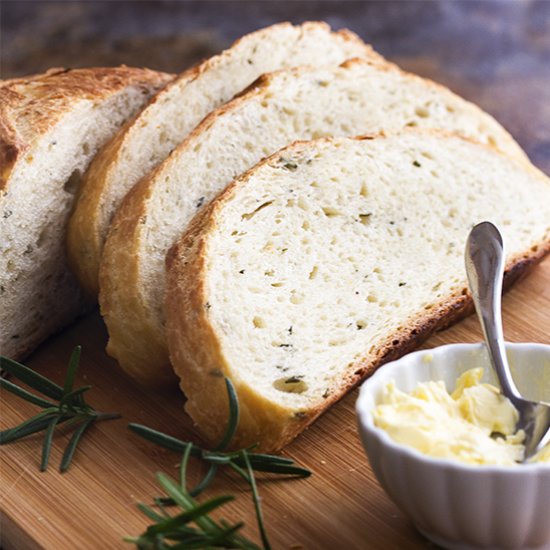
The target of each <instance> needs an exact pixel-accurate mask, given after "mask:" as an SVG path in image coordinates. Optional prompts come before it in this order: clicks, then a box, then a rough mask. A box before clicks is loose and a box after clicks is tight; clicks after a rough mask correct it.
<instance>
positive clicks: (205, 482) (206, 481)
mask: <svg viewBox="0 0 550 550" xmlns="http://www.w3.org/2000/svg"><path fill="white" fill-rule="evenodd" d="M217 471H218V466H217V465H216V464H211V465H210V468H208V472H206V475H205V476H204V477H203V478H202V480H201V481H200V482H199V483H198V484H197V485H196V486H195V487H194V488H193V489H192V490H191V491H189V494H190V495H191V496H192V497H196V496H197V495H200V494H201V493H202V492H203V491H204V490H205V489H206V488H207V487H208V486H209V485H210V483H212V480H213V479H214V477H215V476H216V472H217ZM183 486H184V484H183V483H182V487H183Z"/></svg>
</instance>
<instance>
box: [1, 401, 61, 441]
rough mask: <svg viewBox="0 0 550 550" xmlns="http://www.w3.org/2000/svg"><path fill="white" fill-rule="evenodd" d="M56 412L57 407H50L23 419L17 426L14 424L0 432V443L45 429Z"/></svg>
mask: <svg viewBox="0 0 550 550" xmlns="http://www.w3.org/2000/svg"><path fill="white" fill-rule="evenodd" d="M57 413H58V409H57V407H51V408H49V409H45V410H43V411H42V412H41V413H38V414H37V415H36V416H33V417H32V418H29V419H28V420H25V421H24V422H22V423H21V424H19V426H15V428H10V429H8V430H4V431H3V432H0V445H5V444H6V443H10V442H11V441H15V440H16V439H20V438H22V437H25V436H27V435H30V434H33V433H36V432H39V431H40V430H43V429H45V428H46V427H47V425H48V424H49V423H50V418H51V417H52V416H55V415H57Z"/></svg>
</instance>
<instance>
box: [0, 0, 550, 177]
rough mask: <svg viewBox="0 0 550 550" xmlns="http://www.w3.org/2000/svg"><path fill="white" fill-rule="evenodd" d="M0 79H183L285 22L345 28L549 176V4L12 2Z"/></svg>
mask: <svg viewBox="0 0 550 550" xmlns="http://www.w3.org/2000/svg"><path fill="white" fill-rule="evenodd" d="M0 9H1V14H0V26H1V44H0V46H1V55H0V72H1V75H2V78H8V77H12V76H18V75H24V74H31V73H36V72H41V71H43V70H45V69H47V68H49V67H52V66H64V67H81V66H93V65H96V66H97V65H116V64H121V63H125V64H127V65H138V66H148V67H151V68H155V69H162V70H166V71H173V72H179V71H182V70H184V69H185V68H187V67H189V66H190V65H191V64H193V63H195V62H197V61H198V60H200V59H202V58H204V57H206V56H209V55H212V54H213V53H216V52H218V51H220V50H221V49H223V48H226V47H228V46H229V45H230V44H231V42H233V41H234V40H235V39H237V38H238V37H239V36H241V35H242V34H245V33H247V32H250V31H252V30H255V29H258V28H260V27H264V26H266V25H270V24H272V23H275V22H279V21H285V20H288V21H292V22H296V23H297V22H301V21H305V20H314V19H322V20H325V21H327V22H328V23H330V24H331V26H333V27H334V28H340V27H348V28H350V29H351V30H353V31H355V32H356V33H358V34H359V35H360V36H361V37H362V38H363V39H364V40H366V41H368V42H370V43H372V44H373V45H374V47H375V48H376V49H377V50H378V51H379V52H380V53H382V54H383V55H385V56H386V57H388V58H389V59H391V60H393V61H396V62H397V63H398V64H399V65H401V66H402V67H403V68H405V69H407V70H411V71H414V72H417V73H419V74H421V75H423V76H427V77H430V78H433V79H435V80H437V81H439V82H442V83H444V84H446V85H448V86H450V87H451V88H452V89H453V90H454V91H456V92H457V93H459V94H461V95H463V96H465V97H466V98H468V99H471V100H473V101H475V102H477V103H478V104H480V105H481V106H482V107H483V108H484V109H486V110H488V111H489V112H491V113H492V114H493V115H495V116H496V117H497V118H498V119H499V120H500V121H501V122H502V123H503V124H504V125H505V126H506V127H507V128H508V129H509V130H510V131H511V132H512V134H513V135H514V136H515V137H516V138H517V140H518V141H519V142H520V143H521V145H523V146H524V147H525V149H526V150H527V152H528V154H529V155H530V156H531V158H532V159H533V161H534V162H535V164H537V165H538V166H539V167H541V168H543V169H544V170H545V171H546V172H547V173H550V1H548V0H481V1H478V0H425V1H421V0H409V1H407V0H402V1H393V0H387V1H385V0H379V1H322V2H319V1H314V0H308V1H302V0H296V1H270V0H261V1H259V0H226V1H219V0H218V1H209V0H194V1H179V2H178V1H165V0H158V1H113V0H111V1H101V2H99V1H88V2H73V1H54V2H42V1H22V0H17V1H10V0H2V2H1V4H0Z"/></svg>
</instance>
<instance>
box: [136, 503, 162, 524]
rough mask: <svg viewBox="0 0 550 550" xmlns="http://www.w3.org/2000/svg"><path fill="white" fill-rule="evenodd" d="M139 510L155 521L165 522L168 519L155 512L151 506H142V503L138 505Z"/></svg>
mask: <svg viewBox="0 0 550 550" xmlns="http://www.w3.org/2000/svg"><path fill="white" fill-rule="evenodd" d="M137 507H138V509H139V510H140V511H141V512H142V513H143V514H145V515H146V516H147V517H148V518H149V519H152V520H153V521H163V520H165V519H166V516H162V515H161V514H159V513H157V512H155V511H154V510H153V509H152V508H151V507H150V506H147V505H146V504H142V503H141V502H140V503H138V505H137Z"/></svg>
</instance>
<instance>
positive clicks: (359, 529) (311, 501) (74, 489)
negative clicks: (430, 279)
mask: <svg viewBox="0 0 550 550" xmlns="http://www.w3.org/2000/svg"><path fill="white" fill-rule="evenodd" d="M504 324H505V333H506V336H507V339H508V340H510V341H515V342H518V341H534V342H541V343H545V344H550V258H549V259H547V260H546V261H544V262H543V263H542V264H540V265H539V266H538V267H537V268H535V269H534V270H533V271H532V273H531V274H529V275H528V276H527V277H525V278H524V279H523V280H522V281H520V282H519V283H517V285H516V286H515V287H514V288H513V289H512V290H511V291H510V292H509V294H508V295H507V296H506V297H505V298H504ZM480 338H481V333H480V330H479V328H478V324H477V320H476V318H475V317H473V316H472V317H469V318H468V319H466V320H465V321H463V322H461V323H459V324H458V325H455V326H454V327H453V328H451V329H449V330H447V331H444V332H441V333H439V334H437V335H435V336H434V337H432V338H431V339H430V340H429V342H428V343H427V344H426V347H433V346H436V345H440V344H446V343H451V342H476V341H479V340H480ZM105 343H106V334H105V330H104V326H103V324H102V321H101V319H100V318H99V316H98V315H97V314H95V315H91V316H89V317H87V318H85V319H83V320H81V321H80V322H79V323H78V324H76V325H74V326H73V327H72V328H70V329H68V330H66V331H65V332H64V333H62V334H60V335H59V336H57V337H56V338H54V339H52V340H50V341H49V342H48V343H46V344H45V345H44V346H42V347H41V348H40V349H39V350H38V351H37V352H36V353H35V354H34V355H33V356H32V358H31V359H30V360H29V361H28V365H30V366H31V367H34V368H36V369H37V370H39V371H41V372H43V373H44V374H45V375H46V376H49V377H51V378H53V379H55V380H56V381H58V382H61V381H62V380H63V375H64V372H65V368H66V363H67V360H68V358H69V355H70V353H71V350H72V348H73V347H74V346H75V345H77V344H81V345H82V346H83V355H82V361H81V369H80V376H79V382H80V383H81V384H92V385H93V389H92V390H91V392H90V394H89V398H88V400H89V402H90V403H92V404H93V405H94V406H95V407H96V408H97V409H99V410H102V411H117V412H120V413H121V414H122V415H123V417H122V419H121V420H114V421H109V422H105V423H100V424H98V425H96V426H94V427H93V428H92V429H91V430H90V431H89V433H88V434H87V436H86V437H85V438H84V439H83V441H82V443H81V446H80V447H79V449H78V451H77V454H76V455H75V460H74V463H73V465H72V466H71V468H70V470H69V471H68V472H67V473H65V474H60V473H59V472H58V471H57V466H58V464H59V460H60V455H61V452H62V449H63V448H64V446H65V445H66V443H67V440H68V436H67V435H66V434H59V435H57V436H56V437H55V440H54V446H53V451H52V456H51V463H50V468H49V470H48V471H47V472H45V473H40V472H39V471H38V466H39V460H40V451H41V437H33V436H31V437H29V438H27V439H25V440H22V441H20V442H17V443H15V444H10V445H7V446H5V447H1V448H0V453H1V458H0V465H1V471H0V485H1V492H0V510H1V513H2V525H1V527H2V531H1V533H2V534H1V541H2V545H3V547H4V549H5V550H27V549H35V548H45V549H48V550H65V549H67V550H68V549H79V550H88V549H90V550H95V549H105V550H107V549H111V548H112V549H117V548H129V549H131V548H133V546H132V545H129V544H127V543H124V542H123V541H122V537H123V536H124V535H128V534H132V535H137V534H139V533H141V532H142V531H143V530H144V529H145V526H146V525H147V520H146V519H145V517H144V516H143V515H142V514H141V513H140V512H139V511H138V510H137V509H136V506H135V505H136V503H138V502H146V503H148V502H150V500H151V498H152V497H153V496H156V495H158V494H160V491H159V489H158V487H157V486H156V482H155V480H154V473H155V472H158V471H163V472H167V473H169V474H171V475H172V476H174V477H175V476H176V474H177V469H176V466H177V463H178V460H179V457H178V455H177V454H175V453H171V452H169V451H165V450H163V449H159V448H157V447H155V446H154V445H152V444H149V443H147V442H145V441H143V440H142V439H140V438H139V437H137V436H136V435H134V434H133V433H132V432H130V430H129V429H128V428H127V424H128V423H129V422H139V423H143V424H147V425H149V426H151V427H153V428H156V429H159V430H162V431H165V432H168V433H170V434H173V435H176V436H177V437H180V438H188V437H192V436H193V430H192V426H191V424H190V422H189V420H188V419H187V418H186V416H185V414H184V413H183V411H182V407H183V397H182V396H181V395H180V394H179V393H177V392H174V393H173V394H170V395H166V394H150V393H147V392H146V391H145V390H144V389H142V388H140V387H138V386H137V385H135V384H134V383H133V382H132V381H131V380H130V379H128V378H127V377H126V376H125V375H124V374H123V373H122V372H121V371H120V370H119V369H118V367H117V365H116V363H115V362H114V361H113V360H111V359H110V358H109V357H107V355H106V354H105V352H104V351H103V350H104V348H105ZM356 395H357V394H356V391H355V392H353V393H352V394H350V395H348V396H347V397H346V398H345V399H344V400H342V401H341V402H340V403H338V404H337V405H336V406H334V407H333V408H332V409H331V410H330V411H329V412H328V413H326V414H325V415H324V416H323V417H322V418H321V419H320V420H318V421H317V422H316V423H315V424H314V425H313V426H312V427H311V428H310V429H309V430H307V431H306V432H305V433H304V434H302V435H301V436H300V437H299V438H298V439H297V440H296V441H295V442H294V443H292V444H291V445H290V446H289V447H288V449H287V450H286V453H285V454H287V455H288V456H291V457H292V458H294V459H295V460H296V461H297V462H299V463H300V464H303V465H305V466H307V467H308V468H310V469H311V470H312V471H313V476H312V477H311V478H309V479H307V480H293V481H273V480H269V479H268V478H265V479H266V480H265V481H263V482H262V481H261V482H260V493H261V495H262V497H263V506H264V513H265V520H266V526H267V531H268V534H269V536H270V539H271V542H272V545H273V548H286V549H291V548H293V549H299V548H307V549H322V548H332V549H335V548H338V549H340V548H345V549H363V548H368V549H371V548H372V549H378V548H379V549H384V550H388V549H394V548H395V549H402V548H426V547H429V546H432V545H431V544H430V543H429V542H427V541H426V540H425V539H424V538H423V537H422V536H420V535H419V534H418V533H417V532H416V531H415V529H414V528H413V527H412V525H411V523H410V522H409V521H408V520H407V519H406V518H405V517H404V516H403V515H402V514H401V512H400V511H399V510H398V509H397V507H396V506H395V505H394V504H393V503H392V502H391V501H390V500H389V498H388V497H387V496H386V495H385V493H384V492H383V490H382V489H381V487H380V486H379V485H378V483H377V482H376V480H375V479H374V476H373V473H372V471H371V469H370V467H369V464H368V461H367V459H366V458H365V455H364V453H363V450H362V448H361V445H360V442H359V439H358V435H357V428H356V420H355V414H354V403H355V399H356ZM35 410H36V408H35V407H34V406H32V405H30V404H28V403H26V402H23V401H21V400H19V399H17V398H15V397H14V396H13V395H11V394H7V393H5V392H4V394H3V395H2V399H1V428H6V427H8V426H13V425H15V424H16V423H19V422H21V421H22V420H24V419H25V418H27V417H29V415H31V414H33V413H34V412H35ZM193 469H194V474H195V475H194V476H192V477H191V481H194V480H195V479H196V478H198V475H199V474H200V472H203V473H204V470H201V468H200V465H198V464H193ZM222 493H233V494H235V495H237V500H236V502H235V503H231V505H230V506H228V507H227V510H226V512H225V514H224V517H226V518H227V519H231V520H233V521H237V520H240V519H243V520H244V521H245V523H246V528H245V534H247V535H248V536H249V537H250V538H252V539H253V540H255V541H258V540H259V537H258V533H257V530H256V523H255V518H254V512H253V506H252V502H251V499H250V493H249V491H247V490H246V488H245V487H244V486H243V484H242V483H241V482H240V480H238V479H236V478H235V477H234V476H232V475H221V476H220V477H219V479H218V480H217V482H216V483H215V484H214V486H213V487H212V489H209V493H208V494H210V495H213V494H222Z"/></svg>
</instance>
